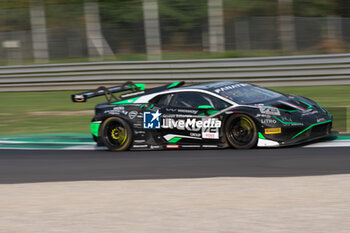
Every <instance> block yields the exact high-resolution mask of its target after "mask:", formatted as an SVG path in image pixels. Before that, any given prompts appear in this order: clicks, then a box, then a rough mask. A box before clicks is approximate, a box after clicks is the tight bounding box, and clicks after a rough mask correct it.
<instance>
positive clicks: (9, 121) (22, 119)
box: [0, 85, 350, 136]
mask: <svg viewBox="0 0 350 233" xmlns="http://www.w3.org/2000/svg"><path fill="white" fill-rule="evenodd" d="M271 89H274V90H277V91H280V92H283V93H288V94H295V95H300V96H305V97H308V98H310V99H313V100H315V101H317V102H318V103H319V104H321V105H322V106H324V107H326V108H327V109H329V110H330V112H331V113H332V114H333V115H335V129H337V130H341V131H346V130H347V131H349V130H350V129H349V127H348V128H345V129H344V127H346V126H345V125H348V126H350V116H349V114H348V113H349V108H350V85H343V86H313V87H273V88H271ZM73 93H75V92H74V91H52V92H17V93H14V92H11V93H10V92H9V93H0V99H1V101H0V109H1V110H0V136H12V135H30V134H43V133H83V134H88V133H89V132H90V129H89V123H90V120H91V118H92V117H93V112H92V111H87V110H93V109H94V106H95V105H96V104H97V103H100V102H103V101H104V97H97V98H94V99H90V100H88V102H87V103H73V102H72V101H71V100H70V95H71V94H73Z"/></svg>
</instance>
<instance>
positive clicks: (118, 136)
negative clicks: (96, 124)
mask: <svg viewBox="0 0 350 233" xmlns="http://www.w3.org/2000/svg"><path fill="white" fill-rule="evenodd" d="M100 130H101V131H100V135H101V141H102V143H103V144H104V145H105V146H107V147H108V148H109V149H110V150H111V151H123V150H126V149H128V148H129V146H130V144H131V142H132V130H131V128H130V126H129V124H128V123H127V122H126V121H125V120H123V119H121V118H119V117H110V118H108V119H106V120H105V121H104V122H103V123H102V125H101V129H100Z"/></svg>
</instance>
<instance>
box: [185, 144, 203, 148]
mask: <svg viewBox="0 0 350 233" xmlns="http://www.w3.org/2000/svg"><path fill="white" fill-rule="evenodd" d="M181 147H182V148H200V147H201V146H200V145H181Z"/></svg>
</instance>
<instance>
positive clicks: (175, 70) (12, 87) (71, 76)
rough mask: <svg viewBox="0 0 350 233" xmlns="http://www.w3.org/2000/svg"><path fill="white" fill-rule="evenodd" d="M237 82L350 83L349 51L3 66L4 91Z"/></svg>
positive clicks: (0, 80) (0, 85)
mask: <svg viewBox="0 0 350 233" xmlns="http://www.w3.org/2000/svg"><path fill="white" fill-rule="evenodd" d="M128 80H131V81H135V82H145V83H153V84H160V83H165V82H166V83H169V82H172V81H180V80H185V81H187V82H207V81H216V80H237V81H244V82H249V83H254V84H258V85H262V86H305V85H331V84H335V85H338V84H350V54H335V55H307V56H283V57H259V58H233V59H202V60H164V61H132V62H91V63H69V64H46V65H30V66H6V67H0V91H2V92H4V91H37V90H40V91H42V90H76V89H88V88H94V87H96V86H98V85H114V84H117V83H123V82H125V81H128Z"/></svg>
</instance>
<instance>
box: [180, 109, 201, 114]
mask: <svg viewBox="0 0 350 233" xmlns="http://www.w3.org/2000/svg"><path fill="white" fill-rule="evenodd" d="M177 111H178V112H181V113H190V114H197V112H198V110H192V109H178V110H177Z"/></svg>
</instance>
